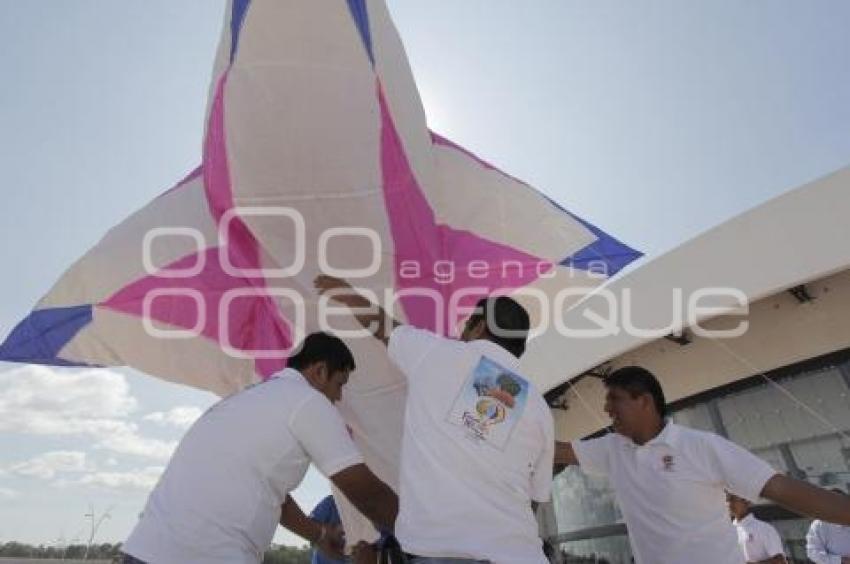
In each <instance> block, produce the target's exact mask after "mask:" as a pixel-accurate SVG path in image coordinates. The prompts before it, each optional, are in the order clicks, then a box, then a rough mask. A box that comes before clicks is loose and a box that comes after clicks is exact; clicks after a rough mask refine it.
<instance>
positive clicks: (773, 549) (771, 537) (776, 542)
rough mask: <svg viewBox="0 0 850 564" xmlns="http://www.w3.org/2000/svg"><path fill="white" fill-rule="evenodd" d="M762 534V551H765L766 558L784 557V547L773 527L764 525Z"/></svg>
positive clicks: (767, 524)
mask: <svg viewBox="0 0 850 564" xmlns="http://www.w3.org/2000/svg"><path fill="white" fill-rule="evenodd" d="M762 534H763V535H764V549H765V550H766V551H767V555H768V556H770V557H773V556H776V555H779V554H781V555H783V556H784V555H785V547H783V546H782V539H781V538H780V537H779V533H777V532H776V529H775V528H774V527H773V525H770V524H769V523H764V524H763V533H762Z"/></svg>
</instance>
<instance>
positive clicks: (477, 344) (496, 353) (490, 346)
mask: <svg viewBox="0 0 850 564" xmlns="http://www.w3.org/2000/svg"><path fill="white" fill-rule="evenodd" d="M469 345H470V346H471V347H474V348H475V349H477V350H478V351H479V352H481V354H483V355H484V356H487V357H490V358H492V359H493V360H496V361H498V362H499V364H502V365H503V366H505V368H516V367H517V366H519V359H518V358H517V357H515V356H514V355H512V354H511V353H510V352H508V351H507V350H506V349H505V348H503V347H502V346H501V345H497V344H496V343H494V342H493V341H488V340H487V339H475V340H474V341H469Z"/></svg>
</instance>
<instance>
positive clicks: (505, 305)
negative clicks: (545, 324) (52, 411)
mask: <svg viewBox="0 0 850 564" xmlns="http://www.w3.org/2000/svg"><path fill="white" fill-rule="evenodd" d="M481 319H483V320H484V322H485V326H486V327H487V335H488V339H489V340H491V341H493V342H494V343H496V344H497V345H500V346H501V347H502V348H504V349H505V350H507V351H508V352H509V353H511V354H512V355H514V356H515V357H520V356H522V354H523V353H524V352H525V342H526V340H527V339H528V330H529V328H530V327H531V321H529V318H528V312H527V311H525V308H524V307H522V306H521V305H519V303H518V302H517V301H516V300H514V299H512V298H509V297H507V296H499V297H490V298H481V299H480V300H478V303H477V304H476V306H475V313H474V314H473V317H472V322H473V323H477V322H478V321H479V320H481Z"/></svg>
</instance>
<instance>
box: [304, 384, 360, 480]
mask: <svg viewBox="0 0 850 564" xmlns="http://www.w3.org/2000/svg"><path fill="white" fill-rule="evenodd" d="M289 429H290V431H291V432H292V434H293V436H295V438H296V439H297V440H298V442H299V443H300V444H301V447H302V448H303V449H304V451H305V452H306V453H307V455H308V456H309V457H310V460H312V461H313V464H314V465H315V466H316V468H318V469H319V472H321V473H322V474H323V475H324V476H325V477H327V478H330V477H331V476H333V475H334V474H336V473H337V472H339V471H340V470H344V469H346V468H348V467H349V466H354V465H355V464H360V463H361V462H363V457H362V456H361V455H360V452H359V451H358V450H357V447H355V446H354V441H352V440H351V437H350V436H349V435H348V431H347V430H346V429H345V424H344V423H343V422H342V417H340V415H339V412H338V411H337V410H336V409H335V408H334V407H333V405H332V404H331V402H329V401H328V400H327V399H326V398H325V397H324V396H322V395H319V394H315V395H314V396H312V397H311V398H310V399H308V400H307V401H305V402H304V403H302V404H301V406H300V407H298V409H296V410H295V412H293V414H292V415H291V416H290V418H289Z"/></svg>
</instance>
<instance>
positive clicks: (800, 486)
mask: <svg viewBox="0 0 850 564" xmlns="http://www.w3.org/2000/svg"><path fill="white" fill-rule="evenodd" d="M761 496H762V497H764V498H767V499H769V500H771V501H773V502H775V503H777V504H779V505H781V506H783V507H785V508H787V509H790V510H791V511H793V512H795V513H799V514H800V515H805V516H806V517H814V518H816V519H820V520H822V521H826V522H827V523H836V524H838V525H845V526H850V496H847V495H843V494H839V493H835V492H831V491H829V490H825V489H823V488H819V487H817V486H813V485H811V484H809V483H808V482H804V481H802V480H795V479H794V478H789V477H788V476H784V475H782V474H776V475H775V476H773V477H772V478H771V479H769V480H768V481H767V483H766V484H765V485H764V488H763V489H762V491H761Z"/></svg>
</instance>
